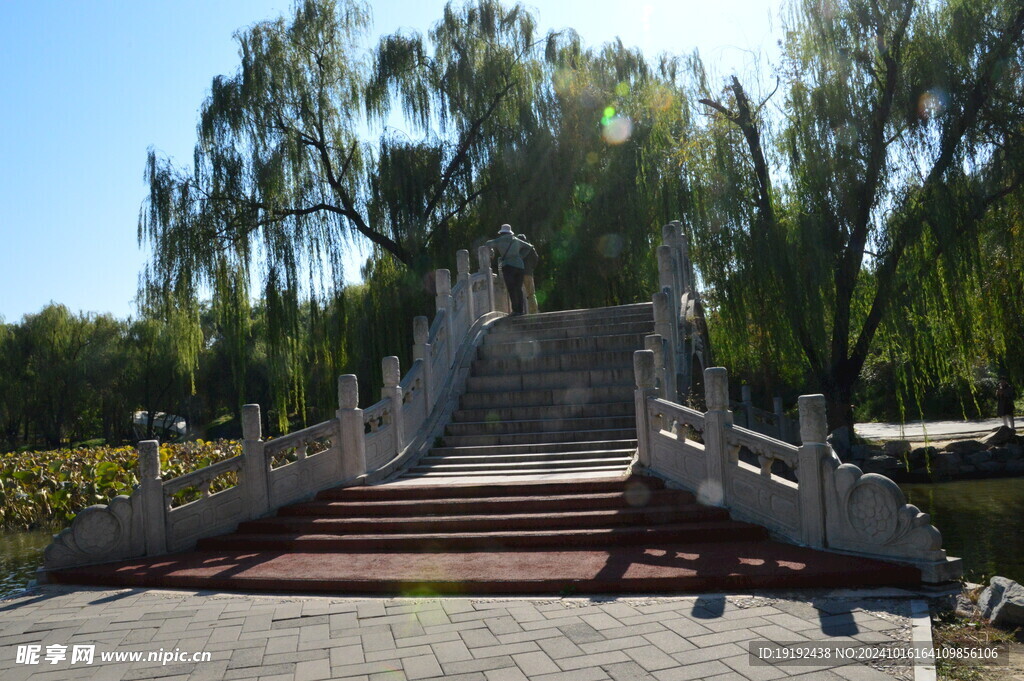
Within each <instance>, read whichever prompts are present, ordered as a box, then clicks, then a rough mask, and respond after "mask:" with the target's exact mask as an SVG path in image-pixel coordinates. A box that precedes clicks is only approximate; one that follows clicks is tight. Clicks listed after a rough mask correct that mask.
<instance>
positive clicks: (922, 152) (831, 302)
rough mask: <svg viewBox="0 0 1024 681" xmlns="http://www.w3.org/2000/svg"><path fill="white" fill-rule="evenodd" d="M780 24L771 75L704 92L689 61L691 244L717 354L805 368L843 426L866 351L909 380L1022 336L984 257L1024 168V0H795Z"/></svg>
mask: <svg viewBox="0 0 1024 681" xmlns="http://www.w3.org/2000/svg"><path fill="white" fill-rule="evenodd" d="M785 24H786V40H785V42H784V44H783V59H782V63H781V65H780V68H779V69H778V72H777V81H776V82H775V83H772V84H770V85H764V84H755V85H754V87H753V89H752V90H750V91H748V90H747V89H746V88H745V87H744V86H743V85H742V84H741V83H740V81H739V80H738V79H737V78H735V77H734V78H732V79H731V81H730V82H729V83H728V84H727V85H726V87H725V88H723V89H722V90H721V91H718V92H716V91H715V88H714V86H713V85H712V82H713V81H712V79H711V78H710V77H709V76H708V75H707V74H706V73H705V71H704V68H703V65H702V64H701V63H700V62H699V61H698V60H694V73H695V95H694V99H695V100H696V99H699V100H700V102H701V103H702V104H703V107H704V108H703V113H705V114H706V115H707V116H706V118H705V121H704V123H703V124H701V125H699V126H698V129H697V130H696V131H695V133H694V139H695V144H694V145H693V146H692V147H691V148H690V149H689V150H688V151H689V155H688V158H687V160H688V163H687V166H686V168H687V171H686V172H687V177H688V178H690V181H691V185H692V186H693V188H694V197H695V198H694V208H695V210H694V212H693V214H692V217H693V223H694V233H695V236H696V244H695V252H696V254H697V260H698V263H699V265H700V267H701V272H702V274H703V276H704V279H705V282H706V284H707V285H708V287H709V289H710V296H709V298H711V301H712V302H713V305H712V306H711V307H712V310H713V311H714V313H715V315H716V316H715V326H714V327H712V328H714V329H715V331H716V340H718V341H720V345H718V346H716V350H718V351H720V352H721V354H720V355H719V356H720V357H721V358H724V359H725V360H726V363H727V364H732V363H737V364H739V365H745V366H756V365H757V364H758V363H759V362H761V363H766V364H768V365H769V367H771V370H770V371H771V372H773V373H776V374H778V375H783V376H784V375H794V374H803V375H804V376H806V381H807V382H808V383H810V384H811V385H812V386H815V387H817V388H818V389H820V390H821V391H822V392H824V393H825V394H826V396H827V398H828V399H829V419H830V423H831V424H832V425H833V426H838V425H842V424H849V423H850V421H851V420H852V412H851V411H850V404H851V400H852V395H853V390H854V387H855V385H856V383H857V380H858V378H859V377H860V375H861V372H862V370H863V368H864V365H865V362H866V361H867V358H868V357H869V354H870V353H871V352H879V351H881V352H886V353H889V354H893V355H898V356H901V357H903V358H905V361H903V362H901V363H900V364H899V365H898V366H897V373H898V374H899V376H898V380H899V382H900V383H902V384H904V385H908V386H912V387H913V388H914V392H915V393H916V394H921V390H922V388H923V386H925V385H934V384H937V383H947V384H952V383H956V382H960V383H962V384H963V383H970V381H971V373H972V368H973V365H974V363H975V362H976V361H977V358H978V357H979V356H981V357H983V358H989V359H995V360H998V359H1000V357H999V355H1000V354H1001V349H1002V348H1004V347H1006V342H1007V341H1011V340H1012V339H1013V338H1014V336H1013V334H1014V333H1015V327H1014V324H1015V321H1014V319H1013V315H1012V314H1008V313H1006V312H1003V311H1001V310H1000V309H999V308H1000V307H1007V306H1006V300H1003V301H999V300H997V299H994V298H993V297H992V296H991V295H990V290H986V285H987V283H988V282H990V281H991V277H990V276H989V274H988V273H987V272H986V269H987V268H986V265H985V256H986V255H987V250H988V249H989V248H990V246H991V244H993V243H994V242H995V243H1000V242H1002V241H1003V239H1002V238H1001V237H1002V236H1003V235H1005V234H1006V231H1005V230H1006V228H1007V226H1008V225H1007V221H1006V219H1005V217H1003V218H1000V215H1001V214H1002V213H1003V211H1004V210H1005V208H1004V207H1005V206H1007V205H1009V204H1010V203H1011V202H1013V201H1017V202H1018V203H1019V196H1020V184H1021V180H1022V179H1024V166H1022V161H1021V159H1022V158H1024V153H1022V152H1024V149H1022V148H1021V144H1022V141H1024V138H1022V137H1021V135H1020V126H1021V124H1022V121H1024V112H1022V111H1021V110H1020V107H1019V101H1020V100H1019V91H1020V85H1021V78H1022V75H1021V74H1022V70H1021V64H1022V56H1021V49H1022V44H1024V9H1022V8H1021V6H1020V4H1019V3H1017V2H1010V1H1008V0H986V1H985V2H966V1H962V0H950V1H948V2H937V3H918V2H915V1H914V0H892V1H890V2H884V3H877V2H869V1H868V0H843V1H839V0H837V1H835V2H828V3H821V2H817V0H804V1H801V2H794V3H793V4H792V6H791V11H790V13H789V15H788V17H787V19H786V22H785ZM769 104H770V106H769ZM990 228H991V229H992V231H989V229H990ZM1001 271H1002V273H1003V274H1004V275H1006V276H1007V277H1008V278H1009V279H1010V281H1011V282H1017V281H1019V277H1018V276H1017V275H1016V274H1015V273H1009V272H1008V271H1007V269H1006V268H1005V267H1004V268H1001ZM1004 290H1005V287H1004ZM1007 292H1008V291H1007ZM1012 342H1014V343H1015V344H1017V346H1018V347H1019V341H1017V340H1013V341H1012ZM1018 378H1020V376H1019V375H1018Z"/></svg>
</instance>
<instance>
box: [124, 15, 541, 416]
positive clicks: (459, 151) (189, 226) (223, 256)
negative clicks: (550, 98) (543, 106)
mask: <svg viewBox="0 0 1024 681" xmlns="http://www.w3.org/2000/svg"><path fill="white" fill-rule="evenodd" d="M369 24H370V15H369V8H368V6H367V5H366V4H364V3H359V2H357V1H356V0H343V1H342V2H340V3H335V2H333V1H331V0H305V1H304V2H298V3H296V6H295V9H294V12H293V14H292V16H290V17H281V18H279V19H276V20H273V21H266V22H261V23H258V24H255V25H254V26H252V27H250V28H248V29H245V30H243V31H241V32H239V33H238V34H237V36H236V37H237V40H238V43H239V53H240V58H241V63H240V66H239V69H238V71H237V73H235V74H234V75H231V76H219V77H217V78H215V79H214V80H213V83H212V86H211V91H210V95H209V97H208V98H207V99H206V101H205V102H204V103H203V105H202V108H201V114H200V123H199V126H198V141H197V143H196V147H195V154H194V159H193V165H192V167H191V168H179V167H177V166H175V165H174V164H173V163H172V162H171V161H170V160H169V159H166V158H161V157H158V155H157V154H156V152H154V151H150V153H149V158H148V162H147V168H146V179H147V181H148V183H149V197H148V199H147V201H146V203H145V205H144V206H143V210H142V212H141V216H140V222H139V239H140V242H141V243H148V244H150V245H152V247H153V252H154V255H153V260H152V262H151V264H150V266H149V267H148V268H147V271H146V273H145V279H146V281H147V284H148V285H149V286H150V287H151V288H153V289H154V290H159V291H162V292H164V293H165V294H166V295H168V296H171V297H174V298H177V299H180V300H186V301H193V302H194V301H195V300H197V299H199V298H200V297H202V296H203V295H212V296H213V298H214V300H215V305H214V309H215V311H216V317H217V320H218V324H219V327H220V328H221V329H222V331H223V334H224V335H225V337H226V338H227V339H229V345H230V347H231V348H232V352H231V353H230V362H231V365H232V367H231V368H232V371H231V374H232V380H233V383H234V386H235V390H236V394H237V395H238V400H239V404H241V402H242V401H245V398H244V396H243V394H242V393H243V392H244V389H245V380H244V376H245V373H246V357H247V352H248V349H249V348H250V345H251V341H252V340H253V333H254V329H253V328H252V326H251V324H250V321H249V316H250V314H251V311H250V309H249V302H248V301H249V300H251V299H252V298H254V297H255V296H254V295H253V294H254V293H255V291H253V290H252V286H253V284H254V283H255V282H256V281H259V282H261V283H260V289H257V290H259V291H261V293H262V296H261V297H262V298H263V300H264V304H265V305H266V312H267V314H266V325H265V327H264V328H261V329H259V330H258V331H259V333H260V335H261V340H263V341H264V342H265V343H266V348H265V349H266V353H267V360H268V364H267V366H268V376H267V380H268V381H269V382H270V384H271V386H272V388H273V392H274V394H275V396H276V397H275V399H274V402H275V404H274V408H275V410H276V411H277V413H278V421H279V424H280V425H282V426H284V425H285V424H286V419H287V416H286V415H287V414H288V413H289V412H291V411H302V410H303V407H304V400H305V396H304V394H303V391H302V388H301V384H300V382H298V381H297V380H296V372H297V371H298V370H299V368H300V367H301V366H302V365H303V353H304V352H305V350H304V349H303V348H302V347H300V344H298V343H297V342H296V338H297V335H298V325H299V314H300V308H301V304H302V301H304V300H308V299H317V300H321V301H325V300H329V299H330V298H331V297H332V296H334V295H337V294H338V291H340V290H341V282H342V281H343V276H342V274H343V272H342V263H343V262H344V259H345V254H346V252H347V250H349V249H350V248H351V246H352V245H353V241H354V240H362V241H364V242H368V243H369V244H370V245H372V247H373V248H374V249H376V250H375V253H376V254H377V256H376V257H382V256H386V257H391V258H393V259H395V260H396V261H397V262H398V263H400V264H401V265H402V266H403V267H408V268H411V269H412V270H413V271H414V272H416V273H417V274H422V273H424V272H426V271H427V270H428V269H430V268H431V267H432V266H436V265H434V264H433V263H432V262H431V256H430V253H431V252H434V253H439V252H445V254H446V255H447V251H449V250H452V248H453V244H452V243H451V242H450V239H449V238H448V225H449V223H450V221H451V220H452V219H453V218H455V217H456V216H458V215H459V214H460V213H461V212H463V211H465V210H466V209H467V208H468V207H470V206H472V205H473V204H474V202H476V201H477V200H478V198H479V197H480V196H481V195H482V194H483V193H485V192H486V191H487V190H488V188H489V183H488V179H487V173H486V170H485V169H486V167H487V165H488V164H489V163H490V161H491V159H492V158H494V157H495V156H496V155H497V154H499V153H501V152H502V151H504V150H506V149H508V148H509V147H510V146H514V145H515V144H517V143H518V142H521V136H522V135H521V131H522V130H523V129H526V128H530V127H533V126H531V125H530V123H529V121H530V119H532V117H533V109H532V106H531V101H532V98H533V87H534V81H535V78H536V76H537V73H538V69H537V61H536V59H535V58H534V56H535V52H536V41H535V40H534V30H535V29H534V23H533V19H532V17H531V16H530V15H529V13H527V12H525V11H524V10H523V9H522V8H521V7H519V6H515V7H512V8H510V9H509V8H505V7H503V6H502V5H501V4H500V3H498V2H493V1H492V0H478V1H477V2H474V3H471V4H467V5H465V6H463V7H461V8H456V7H454V6H449V7H447V8H446V9H445V12H444V16H443V18H442V19H441V21H439V22H438V23H437V25H436V26H435V28H434V29H433V30H432V31H431V32H430V35H429V39H428V38H425V37H424V36H421V35H419V34H414V35H411V36H406V35H401V34H397V35H394V36H389V37H386V38H384V39H383V40H382V41H381V42H380V44H379V45H378V46H377V48H376V49H374V50H373V52H372V55H371V56H370V57H369V58H364V56H363V50H362V48H361V45H360V40H361V39H362V38H363V37H364V36H365V32H366V31H367V29H368V28H369ZM396 106H397V107H398V108H400V110H401V115H402V117H404V120H405V122H406V123H407V124H408V125H409V127H410V129H411V131H412V134H414V135H415V137H407V136H403V135H402V134H400V133H398V132H396V131H394V130H392V129H387V130H385V132H384V134H383V135H382V137H381V140H380V143H379V144H376V145H374V144H371V143H369V142H366V141H364V140H362V139H361V135H362V134H363V133H364V131H365V130H367V129H368V128H366V126H367V125H368V124H372V123H374V122H381V121H385V120H389V119H388V116H389V114H390V113H391V111H392V109H393V108H394V107H396ZM462 245H463V244H462V243H459V244H458V246H462ZM422 293H423V292H422V291H421V290H419V287H417V290H415V291H412V292H410V295H411V296H413V297H417V296H419V297H422Z"/></svg>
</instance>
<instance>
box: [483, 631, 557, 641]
mask: <svg viewBox="0 0 1024 681" xmlns="http://www.w3.org/2000/svg"><path fill="white" fill-rule="evenodd" d="M558 636H562V632H560V631H559V630H558V629H537V630H536V631H521V632H519V633H518V634H502V635H501V636H498V637H497V638H498V641H499V642H501V643H522V642H523V641H540V640H541V639H545V638H555V637H558Z"/></svg>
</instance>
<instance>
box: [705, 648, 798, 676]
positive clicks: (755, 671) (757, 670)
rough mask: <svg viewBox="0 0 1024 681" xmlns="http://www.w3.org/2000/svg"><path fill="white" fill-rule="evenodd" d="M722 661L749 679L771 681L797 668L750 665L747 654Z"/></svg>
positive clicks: (787, 674)
mask: <svg viewBox="0 0 1024 681" xmlns="http://www.w3.org/2000/svg"><path fill="white" fill-rule="evenodd" d="M722 662H724V663H725V664H727V665H729V667H731V668H732V669H734V670H736V672H738V673H740V674H742V675H743V677H744V678H746V679H749V681H771V680H772V679H779V678H782V677H785V676H789V675H790V674H791V672H792V671H793V670H799V668H798V667H772V666H768V665H752V664H750V655H749V654H743V655H736V656H735V657H727V658H724V659H723V660H722Z"/></svg>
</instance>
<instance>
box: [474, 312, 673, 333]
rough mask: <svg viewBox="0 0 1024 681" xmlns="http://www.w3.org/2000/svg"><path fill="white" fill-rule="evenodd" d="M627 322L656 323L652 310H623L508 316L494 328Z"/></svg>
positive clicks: (590, 325)
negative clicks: (581, 314)
mask: <svg viewBox="0 0 1024 681" xmlns="http://www.w3.org/2000/svg"><path fill="white" fill-rule="evenodd" d="M627 322H630V323H632V322H647V323H654V316H653V315H652V314H651V310H650V309H648V310H646V311H634V312H623V313H620V314H614V313H608V314H603V315H591V316H579V317H541V316H539V315H537V316H532V315H526V316H523V317H506V318H505V319H502V320H499V321H497V322H495V323H494V325H493V326H492V327H491V328H492V329H493V330H495V331H497V330H502V331H505V330H509V329H516V330H534V329H549V328H553V327H556V326H557V327H565V326H589V327H597V326H602V325H606V324H623V323H627Z"/></svg>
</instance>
